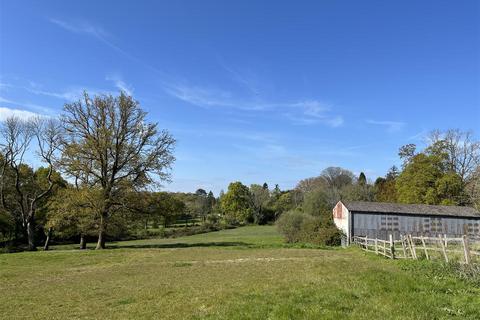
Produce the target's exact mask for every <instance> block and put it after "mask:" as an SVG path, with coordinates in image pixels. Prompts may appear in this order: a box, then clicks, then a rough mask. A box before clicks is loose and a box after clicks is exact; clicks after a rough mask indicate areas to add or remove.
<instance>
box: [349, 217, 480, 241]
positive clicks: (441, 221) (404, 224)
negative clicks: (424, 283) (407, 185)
mask: <svg viewBox="0 0 480 320" xmlns="http://www.w3.org/2000/svg"><path fill="white" fill-rule="evenodd" d="M352 220H353V221H352V224H353V228H352V229H353V230H352V231H353V232H352V233H353V234H352V236H368V237H371V238H378V239H384V240H387V239H388V236H389V234H392V235H393V236H394V239H400V235H401V234H412V235H414V236H420V235H424V236H438V235H439V234H440V235H444V234H446V235H447V236H448V237H461V236H462V235H464V234H467V235H469V236H477V237H480V219H475V218H461V217H458V218H457V217H440V216H414V215H397V214H379V213H364V212H362V213H357V212H355V213H352Z"/></svg>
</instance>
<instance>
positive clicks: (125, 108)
mask: <svg viewBox="0 0 480 320" xmlns="http://www.w3.org/2000/svg"><path fill="white" fill-rule="evenodd" d="M146 115H147V114H146V112H145V111H143V110H142V109H141V108H140V105H139V103H138V102H137V101H135V100H134V99H133V98H132V97H130V96H127V95H126V94H125V93H123V92H121V93H120V95H119V96H117V97H113V96H112V95H103V96H95V97H93V98H90V96H89V95H88V94H87V93H84V96H83V99H81V100H79V101H77V102H74V103H71V104H66V105H65V107H64V114H63V115H62V117H61V119H62V123H63V125H64V129H65V131H66V133H67V134H66V137H65V139H64V140H63V144H62V147H63V154H62V161H61V164H62V168H63V170H64V172H65V173H66V174H68V175H69V176H71V177H73V178H75V180H80V181H81V183H82V184H84V185H88V186H90V187H92V188H99V189H100V190H101V206H100V208H99V212H98V213H99V230H98V243H97V247H96V248H97V249H103V248H105V235H106V231H107V222H108V219H109V218H110V216H111V214H112V213H113V212H114V211H115V210H114V209H115V208H116V207H123V206H124V203H123V201H122V197H123V196H124V195H125V193H126V192H129V191H130V190H140V189H142V188H145V187H146V186H147V185H149V184H152V183H154V182H156V181H157V182H158V181H162V180H168V178H169V174H168V172H167V170H168V169H169V168H170V167H171V164H172V163H173V161H174V160H175V158H174V156H173V154H172V153H173V148H174V145H175V139H174V138H173V137H172V136H171V135H170V134H169V133H168V132H167V131H165V130H162V131H159V130H158V128H157V124H155V123H149V122H148V121H147V119H146Z"/></svg>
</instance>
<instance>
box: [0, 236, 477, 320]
mask: <svg viewBox="0 0 480 320" xmlns="http://www.w3.org/2000/svg"><path fill="white" fill-rule="evenodd" d="M112 247H113V248H114V249H111V250H104V251H93V250H88V251H83V252H82V251H78V250H66V249H68V248H69V247H68V246H63V247H57V248H55V249H57V250H53V251H50V252H34V253H29V252H25V253H15V254H3V255H0V318H4V319H455V318H457V319H480V288H478V287H474V286H473V285H469V284H468V283H465V282H462V281H461V280H458V279H455V278H453V277H450V276H438V275H432V274H430V273H429V272H428V270H429V268H428V263H422V262H413V261H390V260H386V259H382V258H380V257H377V256H375V255H371V254H365V253H363V252H362V251H361V250H359V249H356V248H350V249H341V248H338V249H330V250H326V249H307V248H295V247H284V246H283V245H282V239H281V238H280V237H279V235H278V234H277V232H276V230H275V228H274V227H271V226H252V227H243V228H238V229H233V230H224V231H220V232H213V233H208V234H201V235H195V236H190V237H184V238H176V239H149V240H139V241H128V242H118V243H114V244H112ZM411 264H417V265H416V266H415V267H414V268H412V265H411ZM412 270H415V271H412Z"/></svg>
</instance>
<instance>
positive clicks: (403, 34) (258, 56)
mask: <svg viewBox="0 0 480 320" xmlns="http://www.w3.org/2000/svg"><path fill="white" fill-rule="evenodd" d="M84 89H86V90H88V91H89V92H90V93H100V92H111V93H115V92H118V90H120V89H121V90H125V91H127V92H129V93H131V94H133V96H134V97H135V98H136V99H137V100H138V101H139V102H140V103H141V105H142V107H143V108H144V109H146V110H147V111H148V112H149V119H150V120H152V121H156V122H158V123H159V126H160V127H162V128H165V129H168V130H169V131H171V133H172V134H173V135H174V136H175V137H176V138H177V139H178V145H177V148H176V152H175V154H176V157H177V161H176V163H175V165H174V167H173V171H172V174H173V175H172V178H173V182H172V183H171V184H167V185H165V189H166V190H172V191H194V190H196V189H197V188H199V187H202V188H205V189H207V190H210V189H212V190H213V191H214V192H216V193H218V192H219V190H221V189H226V187H227V185H228V183H229V182H231V181H235V180H240V181H242V182H244V183H246V184H250V183H263V182H264V181H266V182H267V183H269V184H270V185H274V184H275V183H278V184H279V185H280V187H281V188H292V187H294V186H295V184H296V183H297V182H298V181H299V180H300V179H302V178H306V177H311V176H316V175H318V174H319V173H320V172H321V170H322V169H324V168H325V167H327V166H331V165H335V166H342V167H345V168H348V169H350V170H352V171H353V172H355V173H359V172H360V171H365V172H366V174H367V177H369V178H370V179H375V178H376V177H377V176H379V175H384V174H385V172H386V170H387V169H388V168H389V167H390V166H392V165H393V164H398V163H399V161H398V157H397V150H398V148H399V147H400V146H401V145H403V144H406V143H417V144H422V143H423V141H424V137H425V135H426V134H427V133H428V132H429V131H430V130H432V129H435V128H439V129H447V128H460V129H463V130H467V129H473V130H477V132H476V136H477V137H478V136H479V132H480V131H479V130H478V128H479V124H480V4H479V2H478V1H455V2H452V1H438V0H436V1H326V0H325V1H168V2H167V1H135V2H134V1H76V2H73V1H68V2H67V1H0V107H1V108H0V118H4V117H6V116H7V115H9V114H11V113H13V112H15V113H17V114H20V115H28V112H32V113H40V114H48V115H51V116H54V115H56V114H58V113H59V112H60V110H61V109H62V106H63V104H64V103H65V102H69V101H71V100H73V99H75V98H76V97H77V96H78V94H79V93H80V92H81V91H82V90H84Z"/></svg>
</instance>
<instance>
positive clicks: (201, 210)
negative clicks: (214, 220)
mask: <svg viewBox="0 0 480 320" xmlns="http://www.w3.org/2000/svg"><path fill="white" fill-rule="evenodd" d="M195 196H196V199H195V209H194V210H195V211H196V214H197V215H198V216H200V217H201V218H202V220H203V222H205V221H206V219H207V215H208V214H209V213H210V208H209V203H208V199H207V197H208V194H207V191H205V190H203V189H198V190H197V191H195Z"/></svg>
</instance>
